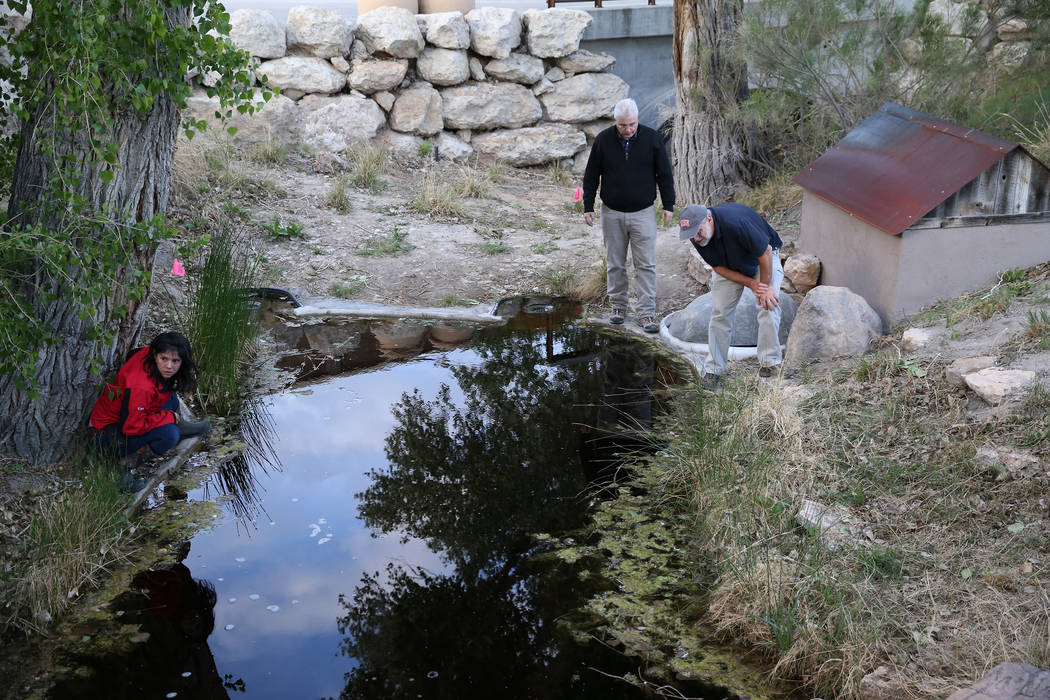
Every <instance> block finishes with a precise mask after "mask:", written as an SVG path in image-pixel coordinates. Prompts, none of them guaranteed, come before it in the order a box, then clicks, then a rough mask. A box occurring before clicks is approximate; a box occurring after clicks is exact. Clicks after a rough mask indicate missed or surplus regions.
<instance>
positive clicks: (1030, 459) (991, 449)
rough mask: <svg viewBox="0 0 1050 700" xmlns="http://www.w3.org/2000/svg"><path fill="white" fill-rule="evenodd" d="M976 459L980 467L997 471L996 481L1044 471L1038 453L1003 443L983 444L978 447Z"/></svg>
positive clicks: (1027, 476)
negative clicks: (1003, 444) (1006, 445)
mask: <svg viewBox="0 0 1050 700" xmlns="http://www.w3.org/2000/svg"><path fill="white" fill-rule="evenodd" d="M976 461H977V466H978V467H981V468H982V469H984V470H985V471H990V472H995V473H996V481H1005V480H1007V479H1015V480H1016V479H1028V478H1031V477H1033V476H1035V475H1037V474H1039V473H1040V472H1042V471H1043V468H1042V464H1041V462H1040V461H1039V457H1037V456H1036V455H1034V454H1032V453H1031V452H1028V451H1026V450H1018V449H1014V448H1012V447H1004V446H1001V445H982V446H981V447H979V448H978V449H977V455H976Z"/></svg>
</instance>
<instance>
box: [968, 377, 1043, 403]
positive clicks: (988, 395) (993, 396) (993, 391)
mask: <svg viewBox="0 0 1050 700" xmlns="http://www.w3.org/2000/svg"><path fill="white" fill-rule="evenodd" d="M963 379H964V381H965V382H966V386H968V387H970V390H971V391H973V392H974V393H975V394H977V395H978V396H980V397H981V399H982V400H983V401H984V402H985V403H987V404H989V405H991V406H998V405H999V404H1001V403H1002V402H1003V401H1005V400H1007V399H1009V398H1011V397H1013V396H1015V395H1016V394H1018V393H1019V392H1021V391H1023V390H1024V389H1027V388H1028V386H1029V385H1031V384H1032V382H1034V381H1035V372H1031V371H1029V370H1026V369H999V368H996V367H988V368H986V369H981V370H977V371H976V372H971V373H969V374H967V375H966V376H965V377H963Z"/></svg>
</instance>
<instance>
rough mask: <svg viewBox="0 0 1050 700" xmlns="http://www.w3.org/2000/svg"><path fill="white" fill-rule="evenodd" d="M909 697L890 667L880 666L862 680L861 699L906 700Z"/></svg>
mask: <svg viewBox="0 0 1050 700" xmlns="http://www.w3.org/2000/svg"><path fill="white" fill-rule="evenodd" d="M908 696H909V694H908V693H906V692H905V690H904V684H903V683H902V682H901V681H900V679H898V678H897V677H896V676H895V675H894V674H893V672H892V671H891V670H890V668H889V667H888V666H879V667H878V668H877V669H875V670H874V671H872V672H871V673H869V674H868V675H866V676H864V677H863V678H861V679H860V697H862V698H864V700H905V698H907V697H908Z"/></svg>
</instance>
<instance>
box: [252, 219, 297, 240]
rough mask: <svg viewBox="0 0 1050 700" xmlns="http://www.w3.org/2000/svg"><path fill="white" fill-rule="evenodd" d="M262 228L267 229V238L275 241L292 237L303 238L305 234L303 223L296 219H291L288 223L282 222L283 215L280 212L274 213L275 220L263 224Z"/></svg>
mask: <svg viewBox="0 0 1050 700" xmlns="http://www.w3.org/2000/svg"><path fill="white" fill-rule="evenodd" d="M261 226H262V230H263V231H266V234H267V236H266V237H267V239H269V240H271V241H275V240H278V239H284V240H288V239H291V238H302V236H303V232H304V229H303V225H302V224H300V223H298V222H296V221H289V222H288V223H286V224H282V223H281V217H280V215H279V214H274V215H273V221H271V222H270V223H268V224H261Z"/></svg>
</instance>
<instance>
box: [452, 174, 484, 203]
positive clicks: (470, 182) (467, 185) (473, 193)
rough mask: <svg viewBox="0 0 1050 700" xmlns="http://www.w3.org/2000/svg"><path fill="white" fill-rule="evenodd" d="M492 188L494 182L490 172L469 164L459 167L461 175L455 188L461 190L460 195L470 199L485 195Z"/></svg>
mask: <svg viewBox="0 0 1050 700" xmlns="http://www.w3.org/2000/svg"><path fill="white" fill-rule="evenodd" d="M491 188H492V182H491V179H490V177H489V174H488V173H487V172H482V171H481V170H478V169H477V168H472V167H469V166H467V167H462V168H460V169H459V175H458V176H457V177H456V179H455V184H454V185H453V189H454V190H457V191H458V192H459V196H461V197H467V198H469V199H479V198H481V197H485V196H487V195H488V193H489V190H490V189H491Z"/></svg>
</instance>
